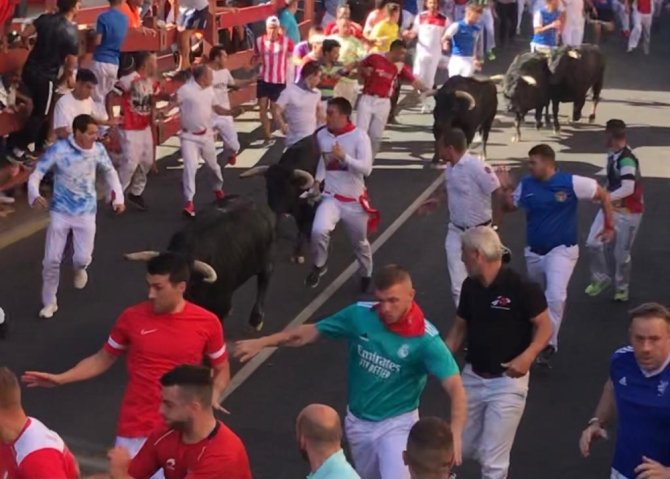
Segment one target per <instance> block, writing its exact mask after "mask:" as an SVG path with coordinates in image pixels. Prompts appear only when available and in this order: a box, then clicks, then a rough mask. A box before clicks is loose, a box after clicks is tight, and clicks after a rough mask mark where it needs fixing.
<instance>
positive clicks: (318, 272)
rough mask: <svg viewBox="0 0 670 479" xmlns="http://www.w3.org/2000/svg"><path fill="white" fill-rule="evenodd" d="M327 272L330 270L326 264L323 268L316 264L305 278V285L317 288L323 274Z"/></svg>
mask: <svg viewBox="0 0 670 479" xmlns="http://www.w3.org/2000/svg"><path fill="white" fill-rule="evenodd" d="M326 272H328V267H327V266H325V265H324V266H322V267H321V268H319V267H318V266H314V268H313V269H312V272H311V273H309V274H308V275H307V277H306V278H305V286H307V287H308V288H316V287H317V286H318V285H319V281H321V276H323V275H324V274H326Z"/></svg>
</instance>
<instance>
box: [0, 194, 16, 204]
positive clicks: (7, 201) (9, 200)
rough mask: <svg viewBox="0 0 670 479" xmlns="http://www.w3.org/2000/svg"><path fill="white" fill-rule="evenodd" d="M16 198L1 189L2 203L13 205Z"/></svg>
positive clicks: (0, 197) (0, 202) (0, 201)
mask: <svg viewBox="0 0 670 479" xmlns="http://www.w3.org/2000/svg"><path fill="white" fill-rule="evenodd" d="M15 201H16V200H15V199H14V198H12V197H11V196H7V195H6V194H5V193H4V192H2V191H0V204H3V205H11V204H14V202H15Z"/></svg>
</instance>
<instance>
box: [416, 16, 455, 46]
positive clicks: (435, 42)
mask: <svg viewBox="0 0 670 479" xmlns="http://www.w3.org/2000/svg"><path fill="white" fill-rule="evenodd" d="M447 23H448V20H447V19H446V18H445V17H444V16H443V15H442V14H439V13H438V14H437V15H433V14H431V13H430V12H428V11H425V12H421V13H420V14H418V15H417V16H416V17H414V27H413V28H412V30H413V31H414V33H416V34H417V44H416V48H417V54H418V53H421V54H424V55H437V56H440V55H441V54H442V37H443V36H444V32H445V31H446V29H447Z"/></svg>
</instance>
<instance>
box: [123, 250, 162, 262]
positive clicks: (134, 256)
mask: <svg viewBox="0 0 670 479" xmlns="http://www.w3.org/2000/svg"><path fill="white" fill-rule="evenodd" d="M159 254H160V253H159V252H158V251H151V250H148V251H136V252H134V253H126V254H124V255H123V257H124V258H126V259H127V260H128V261H149V260H150V259H151V258H155V257H156V256H158V255H159Z"/></svg>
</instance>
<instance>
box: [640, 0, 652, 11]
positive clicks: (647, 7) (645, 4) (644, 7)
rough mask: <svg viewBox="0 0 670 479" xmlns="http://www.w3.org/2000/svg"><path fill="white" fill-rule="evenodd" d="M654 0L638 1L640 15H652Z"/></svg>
mask: <svg viewBox="0 0 670 479" xmlns="http://www.w3.org/2000/svg"><path fill="white" fill-rule="evenodd" d="M651 1H652V0H637V11H638V12H640V13H651Z"/></svg>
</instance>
